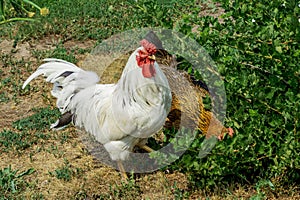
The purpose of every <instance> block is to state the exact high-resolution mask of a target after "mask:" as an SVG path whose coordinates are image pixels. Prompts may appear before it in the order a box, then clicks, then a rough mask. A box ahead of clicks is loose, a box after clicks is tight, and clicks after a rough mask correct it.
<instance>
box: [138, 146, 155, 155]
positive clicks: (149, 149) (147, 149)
mask: <svg viewBox="0 0 300 200" xmlns="http://www.w3.org/2000/svg"><path fill="white" fill-rule="evenodd" d="M137 146H138V147H139V148H141V149H144V150H145V151H147V152H148V153H151V152H153V151H154V150H153V149H151V148H150V147H148V146H147V145H145V144H144V145H139V144H138V145H137Z"/></svg>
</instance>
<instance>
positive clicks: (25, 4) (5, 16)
mask: <svg viewBox="0 0 300 200" xmlns="http://www.w3.org/2000/svg"><path fill="white" fill-rule="evenodd" d="M31 7H34V8H36V9H38V10H39V12H40V14H41V15H43V16H45V15H48V13H49V10H48V9H47V8H41V7H39V6H38V5H37V4H35V3H33V2H32V1H30V0H0V25H1V24H4V23H9V22H14V21H34V20H33V19H32V17H33V16H34V15H35V12H32V11H29V9H31ZM26 16H27V17H26Z"/></svg>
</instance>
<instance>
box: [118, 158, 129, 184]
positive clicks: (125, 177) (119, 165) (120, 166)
mask: <svg viewBox="0 0 300 200" xmlns="http://www.w3.org/2000/svg"><path fill="white" fill-rule="evenodd" d="M117 163H118V168H119V170H120V173H121V175H122V177H123V179H124V180H127V179H128V176H127V174H126V171H125V169H124V166H123V163H122V161H120V160H118V161H117Z"/></svg>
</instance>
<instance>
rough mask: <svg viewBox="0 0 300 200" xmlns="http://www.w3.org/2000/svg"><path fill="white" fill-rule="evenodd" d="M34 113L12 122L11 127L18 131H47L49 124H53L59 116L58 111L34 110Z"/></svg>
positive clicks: (48, 109)
mask: <svg viewBox="0 0 300 200" xmlns="http://www.w3.org/2000/svg"><path fill="white" fill-rule="evenodd" d="M33 110H34V111H35V112H36V113H35V114H33V115H31V116H29V117H27V118H23V119H20V120H17V121H15V122H13V124H12V126H13V127H14V128H16V129H18V130H23V131H24V130H44V129H48V128H49V126H50V124H51V123H54V122H55V120H57V119H58V118H59V116H60V112H59V110H58V109H54V110H52V109H50V107H47V108H34V109H33Z"/></svg>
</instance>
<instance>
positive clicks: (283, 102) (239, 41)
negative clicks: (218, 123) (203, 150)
mask: <svg viewBox="0 0 300 200" xmlns="http://www.w3.org/2000/svg"><path fill="white" fill-rule="evenodd" d="M221 2H222V3H223V4H222V5H223V6H224V8H225V9H226V10H225V13H224V14H223V15H222V16H221V17H222V18H223V19H224V21H223V22H222V23H220V22H219V21H218V19H215V18H213V17H201V16H198V14H197V13H196V12H195V13H192V16H193V17H189V18H185V19H184V20H183V21H181V23H179V25H178V27H177V28H178V29H179V31H182V32H185V33H186V34H188V35H190V36H191V37H193V38H194V39H196V40H197V41H198V42H199V44H201V45H202V46H203V47H205V49H206V50H207V51H208V52H209V54H210V55H211V57H212V58H213V60H214V61H215V62H216V64H217V66H218V68H219V72H220V73H221V75H224V81H225V87H226V92H227V116H228V120H227V124H228V125H229V126H232V127H233V129H234V130H235V133H236V136H235V137H234V138H233V139H225V141H223V142H219V143H217V145H216V147H215V148H214V149H213V150H212V152H211V154H210V155H209V156H208V157H205V158H200V157H199V156H198V153H197V152H199V148H200V144H201V141H200V139H196V140H194V141H193V143H192V144H191V146H190V148H189V150H188V151H187V152H186V153H185V154H184V155H183V156H182V157H181V158H180V159H179V160H177V161H176V162H175V163H174V164H173V165H171V166H170V168H173V169H178V170H181V171H183V172H186V173H189V174H190V178H191V183H194V185H197V186H200V187H203V188H210V187H214V186H215V185H220V184H225V185H226V184H228V183H229V184H230V183H233V182H236V181H238V182H244V183H247V184H249V183H250V184H253V183H255V182H257V181H259V180H260V179H261V178H262V179H266V180H271V181H272V182H273V180H277V181H276V183H275V184H283V183H288V184H293V183H295V182H297V181H299V177H300V159H299V156H298V152H299V150H300V145H299V144H300V143H299V139H300V132H299V129H300V126H299V113H300V112H299V108H300V106H299V105H300V95H299V81H300V79H299V72H300V69H299V64H298V63H299V61H300V60H299V58H300V57H299V56H297V57H295V55H298V54H299V52H298V51H299V50H298V44H299V39H300V37H299V36H300V30H299V29H298V28H296V27H299V20H297V19H298V18H299V14H300V13H299V12H300V11H299V8H298V7H299V5H298V4H297V1H290V2H283V1H272V2H267V1H265V2H264V1H252V0H251V1H250V0H249V1H246V2H245V1H243V2H241V1H235V2H232V3H228V1H221ZM196 25H197V30H196V31H195V32H191V31H190V29H187V28H186V27H187V26H190V27H194V26H196ZM279 180H280V182H279Z"/></svg>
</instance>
